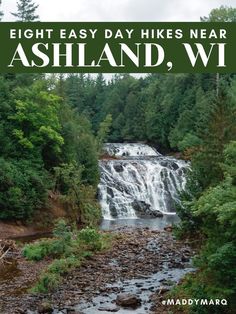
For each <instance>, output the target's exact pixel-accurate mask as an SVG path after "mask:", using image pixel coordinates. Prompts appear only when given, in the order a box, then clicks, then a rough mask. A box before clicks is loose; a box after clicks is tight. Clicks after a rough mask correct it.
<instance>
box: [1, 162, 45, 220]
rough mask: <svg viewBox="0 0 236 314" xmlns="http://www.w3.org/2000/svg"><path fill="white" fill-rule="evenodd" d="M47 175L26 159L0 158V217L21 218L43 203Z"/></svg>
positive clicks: (29, 214)
mask: <svg viewBox="0 0 236 314" xmlns="http://www.w3.org/2000/svg"><path fill="white" fill-rule="evenodd" d="M49 187H50V186H49V184H48V175H47V173H46V171H45V170H43V168H42V167H39V166H38V165H37V164H36V165H34V164H33V163H31V162H29V161H27V160H18V161H14V160H9V161H7V160H5V159H4V158H0V208H1V211H0V219H22V218H28V217H30V216H31V214H32V212H33V211H34V209H36V208H39V207H40V206H42V204H44V203H45V200H46V198H47V189H48V188H49Z"/></svg>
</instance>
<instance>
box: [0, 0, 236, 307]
mask: <svg viewBox="0 0 236 314" xmlns="http://www.w3.org/2000/svg"><path fill="white" fill-rule="evenodd" d="M23 4H24V6H23ZM27 5H30V10H31V11H30V12H29V11H28V13H30V14H29V15H27V14H26V13H27V12H25V11H24V10H26V11H27ZM32 5H33V4H32V1H26V0H21V1H19V5H18V12H17V13H15V16H16V17H17V18H18V19H20V20H22V21H32V20H35V18H37V15H36V13H35V10H36V9H37V6H35V5H33V6H32ZM28 8H29V7H28ZM0 14H1V13H0ZM235 16H236V9H232V8H227V7H221V8H220V9H216V10H213V11H212V12H211V13H210V15H209V17H204V18H203V19H202V20H203V21H234V22H235V20H236V19H235ZM0 103H1V106H0V208H1V210H0V218H1V219H25V218H29V217H31V216H32V215H33V213H34V210H35V209H37V208H38V209H40V208H42V207H43V206H45V204H46V202H47V199H48V192H49V191H50V190H51V191H53V192H54V193H56V194H58V195H60V198H61V200H62V201H63V202H64V204H66V207H67V209H68V212H69V213H70V215H72V216H73V217H76V218H77V217H79V218H80V220H81V221H84V222H87V223H90V222H92V223H96V222H97V221H98V219H99V217H100V215H99V209H98V205H97V203H96V198H95V193H96V187H97V183H98V179H99V173H98V164H97V160H98V156H99V154H100V150H101V146H102V143H103V142H104V141H105V140H109V141H147V142H151V143H152V144H153V145H156V146H157V147H158V148H159V149H160V150H162V151H179V152H181V153H182V155H183V156H184V157H185V158H187V159H190V160H191V164H192V170H191V172H190V173H189V176H188V184H187V189H186V191H185V193H184V194H183V195H182V207H181V208H179V209H178V211H179V215H180V217H181V219H182V222H181V225H180V226H179V230H178V234H179V235H184V236H186V235H189V234H191V236H192V237H194V236H195V237H198V238H201V239H203V249H202V251H201V252H200V254H199V256H198V257H197V258H196V265H198V267H199V269H200V272H199V273H197V274H196V275H195V276H194V277H193V276H191V277H190V278H189V279H188V280H187V281H186V282H185V284H184V285H183V286H182V287H181V288H180V290H179V291H180V292H181V293H184V295H189V296H190V297H191V298H199V297H203V298H209V299H210V298H223V297H224V298H226V299H227V300H228V302H229V306H228V307H214V308H212V309H211V313H223V312H230V310H232V312H233V306H234V305H233V300H234V297H235V293H236V272H235V264H236V254H235V252H236V238H235V231H236V166H235V165H236V123H235V118H236V76H235V75H234V74H228V75H217V74H177V75H173V74H151V75H147V76H145V77H142V78H139V79H137V78H135V77H133V76H131V75H129V74H123V75H115V76H113V78H112V79H111V80H110V81H109V82H108V81H106V80H105V79H104V77H103V75H102V74H99V75H97V76H89V75H85V74H70V75H68V76H65V75H51V76H49V75H47V76H45V75H34V74H28V75H26V74H17V75H12V74H1V76H0ZM109 130H110V133H109ZM108 133H109V136H108ZM68 232H69V231H68ZM87 232H88V233H89V232H90V231H87ZM92 233H93V231H91V234H92ZM65 236H66V238H65V239H64V238H63V237H64V236H63V237H62V238H63V239H62V241H59V242H58V241H57V240H55V241H56V242H55V241H54V240H50V241H49V242H41V243H40V244H38V246H36V247H27V248H26V249H25V255H26V256H27V257H28V258H31V259H39V258H43V257H44V256H47V255H50V254H54V253H55V252H56V255H57V257H59V258H62V260H59V261H58V262H57V263H59V264H57V265H53V266H52V267H51V270H53V272H52V273H53V274H52V277H53V278H54V270H55V269H59V271H58V272H59V273H60V272H61V271H60V269H63V267H64V266H65V267H66V268H67V267H69V268H70V265H71V264H70V263H71V259H70V256H69V257H68V258H69V259H67V257H66V254H67V253H66V252H67V249H68V251H69V252H71V250H72V252H73V248H74V242H73V241H74V240H72V238H73V236H72V234H71V233H68V234H67V233H65ZM67 236H68V243H69V244H68V243H67V240H66V239H67ZM73 239H74V238H73ZM53 241H54V242H53ZM63 241H64V242H63ZM71 241H72V242H71ZM75 241H77V240H75ZM95 243H96V241H95ZM61 244H63V245H62V246H63V248H62V247H61ZM52 247H53V249H52ZM55 250H56V251H55ZM57 250H59V251H57ZM60 250H62V251H60ZM67 263H69V264H68V265H67ZM64 264H66V265H64ZM62 272H63V271H62ZM43 278H44V279H42V282H43V284H42V286H41V288H42V290H43V289H44V288H45V285H46V284H45V282H46V281H47V280H46V279H45V278H47V277H43ZM41 288H40V289H41ZM181 289H182V290H181ZM180 292H179V293H180ZM190 311H192V313H208V312H207V311H208V309H207V308H204V307H194V308H191V309H190Z"/></svg>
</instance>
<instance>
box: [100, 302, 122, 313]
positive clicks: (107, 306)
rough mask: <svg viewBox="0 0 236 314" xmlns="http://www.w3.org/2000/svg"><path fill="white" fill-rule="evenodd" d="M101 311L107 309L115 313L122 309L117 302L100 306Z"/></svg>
mask: <svg viewBox="0 0 236 314" xmlns="http://www.w3.org/2000/svg"><path fill="white" fill-rule="evenodd" d="M98 310H99V311H105V312H112V313H115V312H118V311H119V310H120V307H119V306H117V305H115V304H109V305H103V306H100V307H99V308H98Z"/></svg>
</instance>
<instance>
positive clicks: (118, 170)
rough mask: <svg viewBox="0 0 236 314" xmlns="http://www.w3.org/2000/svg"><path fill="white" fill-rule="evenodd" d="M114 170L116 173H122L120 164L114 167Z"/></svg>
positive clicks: (122, 169)
mask: <svg viewBox="0 0 236 314" xmlns="http://www.w3.org/2000/svg"><path fill="white" fill-rule="evenodd" d="M114 169H115V171H116V172H122V171H124V168H123V166H122V165H121V164H117V165H114Z"/></svg>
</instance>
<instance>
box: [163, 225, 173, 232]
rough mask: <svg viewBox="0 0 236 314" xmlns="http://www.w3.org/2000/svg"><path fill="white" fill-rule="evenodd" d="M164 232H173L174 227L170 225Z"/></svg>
mask: <svg viewBox="0 0 236 314" xmlns="http://www.w3.org/2000/svg"><path fill="white" fill-rule="evenodd" d="M164 230H165V231H168V232H172V230H173V227H172V226H171V225H169V226H166V227H165V228H164Z"/></svg>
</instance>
